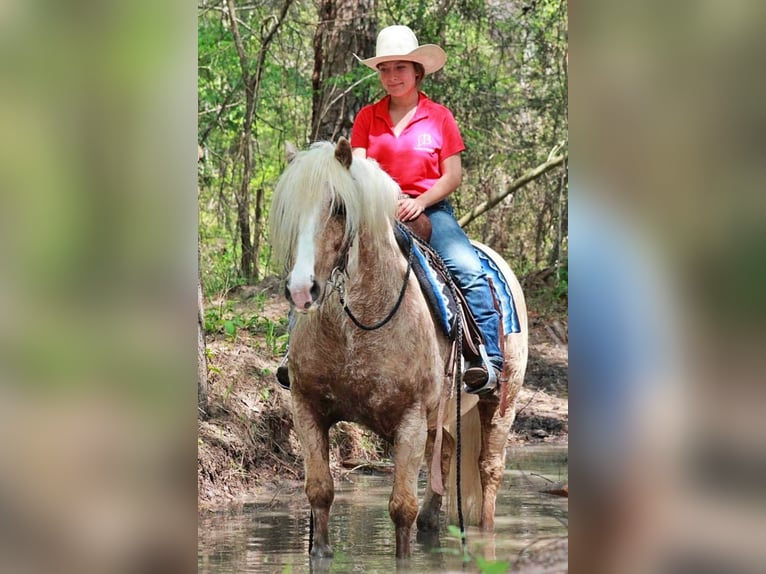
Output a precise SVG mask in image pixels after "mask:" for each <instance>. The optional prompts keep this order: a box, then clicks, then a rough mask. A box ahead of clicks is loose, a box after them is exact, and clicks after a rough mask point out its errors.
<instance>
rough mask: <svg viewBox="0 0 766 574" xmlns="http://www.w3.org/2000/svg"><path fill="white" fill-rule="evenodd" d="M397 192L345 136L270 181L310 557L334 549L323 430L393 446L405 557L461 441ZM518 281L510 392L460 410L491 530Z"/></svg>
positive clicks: (516, 365) (440, 344)
mask: <svg viewBox="0 0 766 574" xmlns="http://www.w3.org/2000/svg"><path fill="white" fill-rule="evenodd" d="M398 194H399V188H398V186H397V185H396V184H395V183H394V181H393V180H392V179H391V178H390V177H389V176H388V175H387V174H386V173H385V172H384V171H383V170H382V169H380V168H379V167H378V165H377V163H376V162H375V161H373V160H368V159H359V158H353V161H352V155H351V147H350V146H349V143H348V141H346V140H345V139H341V140H340V141H339V142H338V144H337V146H333V145H332V144H330V143H327V142H321V143H315V144H314V145H312V146H311V148H310V149H309V150H307V151H303V152H300V153H298V154H297V155H296V156H295V157H294V159H292V161H291V162H290V163H289V164H288V166H287V168H286V170H285V172H284V174H283V175H282V177H281V178H280V180H279V183H278V184H277V187H276V189H275V190H274V198H273V203H272V207H271V240H272V245H273V249H274V256H275V259H276V261H278V262H280V263H283V264H284V265H285V269H286V270H289V274H288V277H287V284H286V289H285V291H286V295H287V297H288V299H289V300H290V302H291V303H292V305H293V306H294V309H295V312H296V314H295V323H294V326H293V329H292V333H291V336H290V355H289V370H290V381H291V391H292V410H293V421H294V425H295V430H296V433H297V435H298V438H299V440H300V443H301V447H302V451H303V455H304V464H305V473H306V479H305V490H306V495H307V497H308V500H309V503H310V505H311V511H312V515H313V519H314V524H315V526H314V542H313V546H312V547H311V555H312V556H315V557H326V556H332V549H331V546H330V540H329V531H328V523H329V517H330V507H331V505H332V502H333V497H334V485H333V478H332V475H331V473H330V465H329V462H330V461H329V435H328V433H329V430H330V427H331V426H332V425H333V424H335V423H336V422H339V421H352V422H356V423H360V424H362V425H364V426H366V427H367V428H369V429H370V430H372V431H373V432H375V433H377V434H378V435H379V436H381V437H382V438H383V439H385V440H387V441H389V442H390V443H392V445H393V450H392V452H393V462H394V477H393V483H394V484H393V490H392V492H391V498H390V499H389V503H388V510H389V514H390V516H391V520H392V521H393V522H394V524H395V526H396V555H397V557H406V556H409V555H410V553H411V548H410V538H411V529H412V525H413V523H414V522H415V519H416V516H417V517H418V528H419V529H422V530H435V529H438V526H439V512H440V509H441V504H442V494H443V493H444V490H443V488H442V486H441V484H442V482H441V478H442V477H443V476H448V475H449V474H450V468H449V466H450V462H449V461H450V459H451V455H452V452H453V451H454V447H455V440H454V438H453V435H452V434H451V432H450V431H449V430H446V431H444V432H441V431H440V432H438V433H437V432H436V429H437V426H438V427H442V426H443V425H445V424H447V423H448V422H449V421H448V420H447V419H446V418H445V416H444V415H443V414H442V413H444V412H445V411H447V410H448V406H445V405H447V403H446V400H447V399H448V398H449V393H450V389H449V385H448V381H447V376H446V374H445V373H446V372H447V370H448V363H449V362H450V342H449V341H448V340H447V338H446V337H445V336H444V334H443V332H442V331H441V330H440V329H438V328H437V327H436V326H435V325H436V323H435V319H434V317H433V316H432V314H431V311H430V308H429V306H428V305H427V303H426V300H425V299H424V297H423V294H422V291H421V289H420V286H419V284H418V282H417V281H416V280H415V278H414V277H413V276H411V274H410V273H409V268H408V260H407V257H404V256H403V255H402V253H401V251H400V249H399V247H398V246H397V243H396V241H395V238H394V232H393V225H394V224H395V213H396V203H397V197H398ZM513 282H514V283H515V285H514V287H513V294H514V297H515V298H516V301H515V303H516V308H517V312H518V315H519V318H520V321H521V326H522V332H521V333H515V334H511V335H507V336H506V337H505V345H504V347H505V369H504V377H503V378H504V379H505V383H504V384H503V385H502V386H501V389H502V390H501V391H496V392H494V393H490V394H489V395H487V396H484V395H482V396H481V398H479V397H476V396H475V395H462V397H463V401H462V403H463V407H464V410H468V411H469V412H468V413H466V415H465V416H464V417H463V418H462V419H461V420H462V421H464V423H463V429H464V430H463V440H464V443H465V445H466V446H465V448H464V449H463V451H462V458H463V464H461V468H462V469H465V471H466V473H465V475H464V476H465V478H464V480H463V485H462V488H461V490H462V492H463V496H464V500H466V501H469V500H473V501H474V508H473V510H472V511H471V510H469V512H468V515H469V522H473V523H477V524H479V525H480V526H481V527H482V528H485V529H491V528H493V526H494V514H495V499H496V496H497V490H498V487H499V485H500V480H501V478H502V475H503V469H504V463H505V448H506V442H507V439H508V433H509V431H510V427H511V424H512V422H513V419H514V417H515V402H516V395H517V394H518V391H519V389H520V387H521V384H522V379H523V377H524V370H525V368H526V344H527V326H526V310H525V307H524V299H523V295H522V293H521V288H520V287H519V285H518V282H517V281H516V280H515V278H513ZM344 311H347V312H348V311H350V312H351V313H349V315H351V314H353V317H354V318H355V320H354V321H352V320H350V318H349V316H347V315H346V314H344ZM357 324H361V325H363V326H365V327H367V328H366V329H365V328H360V327H359V326H357ZM378 326H379V328H377V327H378ZM445 389H446V390H445ZM442 397H444V399H445V400H442ZM477 403H478V404H477ZM471 416H473V417H474V420H475V424H470V422H469V420H470V417H471ZM453 424H454V423H453ZM449 428H451V427H449ZM472 432H474V433H476V436H477V439H476V440H473V441H472V440H471V433H472ZM479 433H480V434H479ZM427 443H428V444H427ZM439 443H441V447H440V448H441V456H437V457H434V459H433V460H434V465H433V468H434V469H435V473H434V474H435V475H437V476H436V477H435V481H434V484H435V485H436V486H435V487H434V486H433V485H432V480H431V476H430V474H431V472H430V469H429V481H428V485H429V486H428V487H427V492H426V497H425V501H424V503H423V508H422V510H421V512H420V514H419V515H418V502H417V490H416V485H417V478H418V472H419V470H420V468H421V464H422V462H423V458H424V453H425V452H426V451H429V452H433V451H434V450H435V449H434V444H436V445H437V448H438V445H439ZM471 449H473V450H474V453H472V452H469V451H470V450H471ZM437 453H438V451H437ZM469 463H470V464H469ZM429 464H430V463H429ZM439 467H441V468H439ZM469 467H473V469H474V470H475V472H474V475H475V476H476V478H475V479H474V480H471V479H470V478H469V477H470V475H471V473H470V472H469V471H470V470H471V468H469ZM454 474H455V473H454V472H452V475H453V476H454ZM452 484H453V485H454V480H453V483H452ZM454 491H455V488H454V486H450V487H448V489H447V492H448V493H449V494H450V495H452V494H454Z"/></svg>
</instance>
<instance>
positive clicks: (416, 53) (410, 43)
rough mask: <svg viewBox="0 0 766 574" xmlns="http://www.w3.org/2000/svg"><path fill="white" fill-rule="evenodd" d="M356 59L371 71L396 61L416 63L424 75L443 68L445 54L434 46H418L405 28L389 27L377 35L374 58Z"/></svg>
mask: <svg viewBox="0 0 766 574" xmlns="http://www.w3.org/2000/svg"><path fill="white" fill-rule="evenodd" d="M354 55H355V56H356V54H354ZM356 58H357V59H358V60H359V61H360V62H362V64H364V65H365V66H369V67H370V68H372V69H373V70H377V69H378V64H381V63H383V62H392V61H396V60H404V61H407V62H418V63H419V64H421V65H422V66H423V68H424V69H425V71H426V74H432V73H434V72H436V71H437V70H440V69H441V68H442V66H444V62H446V61H447V54H445V53H444V50H442V49H441V48H440V47H439V46H437V45H436V44H424V45H422V46H418V39H417V37H416V36H415V33H414V32H413V31H412V30H410V29H409V28H408V27H407V26H389V27H388V28H383V30H381V31H380V34H378V41H377V43H376V45H375V57H374V58H367V59H366V60H362V59H361V58H360V57H359V56H356Z"/></svg>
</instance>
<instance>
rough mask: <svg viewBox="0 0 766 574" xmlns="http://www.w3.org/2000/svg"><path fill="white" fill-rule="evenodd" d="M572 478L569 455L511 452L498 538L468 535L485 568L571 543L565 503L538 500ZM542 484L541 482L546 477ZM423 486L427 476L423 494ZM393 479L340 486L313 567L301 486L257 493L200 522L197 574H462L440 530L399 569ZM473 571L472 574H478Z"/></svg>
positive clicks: (369, 478)
mask: <svg viewBox="0 0 766 574" xmlns="http://www.w3.org/2000/svg"><path fill="white" fill-rule="evenodd" d="M566 475H567V450H566V447H550V446H546V447H526V448H523V449H515V450H514V449H511V450H510V451H509V456H508V465H507V468H506V477H505V479H504V481H503V487H502V489H501V492H500V493H499V495H498V500H497V512H496V527H495V531H494V532H493V533H489V534H486V533H482V532H480V531H479V530H478V529H474V528H469V529H468V532H467V539H468V549H469V551H470V552H471V553H472V554H474V555H477V556H481V557H483V558H485V559H489V560H506V561H509V562H511V563H513V562H514V560H515V558H516V556H518V554H519V552H520V551H521V550H522V549H524V548H525V547H527V546H529V545H530V544H531V543H534V542H535V541H539V540H540V539H541V538H545V537H552V536H566V533H567V527H566V523H567V517H568V502H567V499H565V498H564V499H562V498H559V497H555V496H551V495H547V494H541V493H540V490H541V489H543V488H545V486H546V481H545V479H548V480H551V481H560V480H563V479H564V478H565V477H566ZM543 477H544V478H543ZM424 486H425V480H424V478H422V477H421V480H420V482H419V493H420V495H421V496H422V493H423V489H424ZM390 494H391V476H386V475H383V476H381V475H363V474H352V475H349V476H348V477H347V479H345V480H338V481H336V495H335V502H334V504H333V509H332V516H331V519H330V533H331V534H330V536H331V542H332V545H333V549H334V551H335V557H334V558H333V559H332V560H325V561H322V562H314V563H313V564H312V563H310V561H309V559H308V555H307V554H308V536H309V521H308V515H309V512H308V502H307V501H306V498H305V495H304V494H303V489H302V485H301V484H299V483H286V484H285V486H284V487H283V488H282V489H281V490H279V491H278V492H276V493H275V492H271V493H268V494H264V495H260V496H258V497H257V498H256V500H255V501H254V502H253V503H251V504H247V505H246V506H245V507H244V509H243V510H242V511H241V512H237V513H230V512H229V513H215V514H210V515H207V516H204V517H203V518H201V519H200V523H199V546H198V571H199V572H200V573H201V574H214V573H215V574H226V573H241V572H250V573H255V572H259V573H265V572H267V573H274V572H280V573H281V572H290V573H296V574H297V573H304V572H312V573H313V572H360V573H362V572H364V573H367V572H385V571H389V572H390V571H392V570H397V571H398V572H402V573H409V572H412V573H419V574H420V573H436V572H448V571H460V570H461V561H460V558H459V557H458V556H457V555H456V554H457V553H458V549H459V544H458V542H457V541H456V540H454V539H453V538H452V537H450V536H449V534H448V533H447V532H446V529H445V528H442V530H441V532H440V535H439V537H437V538H423V537H418V539H417V542H416V543H415V544H414V545H413V556H412V558H411V559H410V560H408V561H406V562H405V563H399V564H397V561H396V559H395V557H394V554H395V546H396V542H395V538H394V527H393V524H392V523H391V519H390V518H389V516H388V497H389V495H390ZM473 570H475V567H474V568H473Z"/></svg>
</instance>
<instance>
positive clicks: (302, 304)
mask: <svg viewBox="0 0 766 574" xmlns="http://www.w3.org/2000/svg"><path fill="white" fill-rule="evenodd" d="M321 293H322V290H321V288H320V287H319V283H317V281H316V279H313V278H312V279H311V284H310V285H306V286H293V287H291V286H290V280H289V279H288V281H287V283H286V284H285V298H286V299H287V300H288V301H289V303H290V304H291V305H292V306H293V307H295V309H296V310H297V311H308V310H310V309H311V307H312V306H313V305H314V303H316V302H317V300H318V299H319V296H320V294H321Z"/></svg>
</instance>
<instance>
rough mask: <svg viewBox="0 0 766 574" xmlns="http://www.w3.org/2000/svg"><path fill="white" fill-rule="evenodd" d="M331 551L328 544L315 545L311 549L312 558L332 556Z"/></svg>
mask: <svg viewBox="0 0 766 574" xmlns="http://www.w3.org/2000/svg"><path fill="white" fill-rule="evenodd" d="M332 556H333V552H332V548H331V547H330V546H324V547H317V546H314V548H312V549H311V557H312V558H332Z"/></svg>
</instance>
